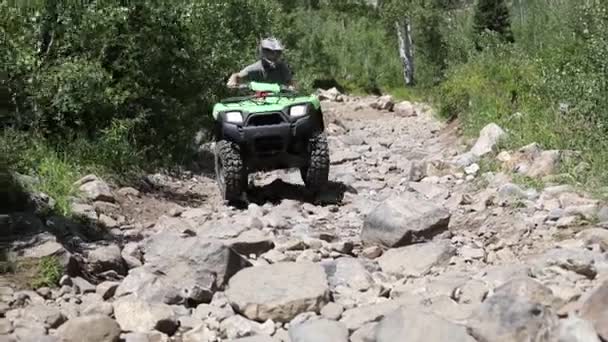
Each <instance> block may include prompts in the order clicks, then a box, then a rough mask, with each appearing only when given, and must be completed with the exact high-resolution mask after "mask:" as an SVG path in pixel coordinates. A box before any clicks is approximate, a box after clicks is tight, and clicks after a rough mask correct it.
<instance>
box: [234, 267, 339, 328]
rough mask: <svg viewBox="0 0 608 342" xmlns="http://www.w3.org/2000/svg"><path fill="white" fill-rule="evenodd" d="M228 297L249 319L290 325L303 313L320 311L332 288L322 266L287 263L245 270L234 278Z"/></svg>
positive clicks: (236, 308)
mask: <svg viewBox="0 0 608 342" xmlns="http://www.w3.org/2000/svg"><path fill="white" fill-rule="evenodd" d="M226 295H227V297H228V299H229V300H230V303H231V304H232V306H233V307H234V308H235V310H236V311H238V312H240V313H241V314H243V315H244V316H245V317H247V318H249V319H253V320H256V321H266V320H268V319H272V320H274V321H278V322H289V321H290V320H291V319H293V318H294V317H295V316H297V315H298V314H299V313H301V312H306V311H315V312H319V311H320V309H321V308H322V307H323V305H325V304H326V303H327V301H328V295H329V285H328V281H327V276H326V275H325V272H324V270H323V268H322V267H321V266H320V265H316V264H312V263H307V262H303V263H293V262H286V263H278V264H272V265H266V266H259V267H255V268H246V269H243V270H241V271H240V272H239V273H237V274H236V275H234V276H233V277H232V278H231V279H230V282H229V286H228V290H227V291H226Z"/></svg>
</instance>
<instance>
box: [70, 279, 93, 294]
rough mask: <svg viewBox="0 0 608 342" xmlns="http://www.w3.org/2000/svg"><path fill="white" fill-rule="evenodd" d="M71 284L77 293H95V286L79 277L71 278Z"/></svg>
mask: <svg viewBox="0 0 608 342" xmlns="http://www.w3.org/2000/svg"><path fill="white" fill-rule="evenodd" d="M72 284H73V285H74V287H76V289H77V291H78V293H81V294H85V293H93V292H95V291H96V288H95V285H93V284H91V283H89V282H88V281H87V280H86V279H83V278H81V277H75V278H72Z"/></svg>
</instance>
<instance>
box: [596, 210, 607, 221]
mask: <svg viewBox="0 0 608 342" xmlns="http://www.w3.org/2000/svg"><path fill="white" fill-rule="evenodd" d="M597 219H598V220H599V221H600V222H608V207H607V206H603V207H601V208H600V209H599V211H598V212H597Z"/></svg>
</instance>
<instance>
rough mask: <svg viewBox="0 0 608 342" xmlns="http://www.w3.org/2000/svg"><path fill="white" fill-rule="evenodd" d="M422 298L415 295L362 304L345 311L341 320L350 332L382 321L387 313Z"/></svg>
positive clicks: (417, 301)
mask: <svg viewBox="0 0 608 342" xmlns="http://www.w3.org/2000/svg"><path fill="white" fill-rule="evenodd" d="M421 299H422V298H420V297H416V296H414V297H408V298H403V299H401V298H400V299H399V300H388V301H384V302H382V303H377V304H370V305H362V306H359V307H356V308H353V309H350V310H346V311H344V313H343V314H342V318H340V322H342V323H344V325H346V327H347V328H348V330H349V331H350V332H353V331H355V330H358V329H360V328H361V327H363V326H364V325H366V324H368V323H372V322H378V321H380V320H381V319H382V318H383V317H384V316H385V315H387V314H389V313H390V312H392V311H394V310H397V309H398V308H399V307H400V306H401V305H412V304H416V305H417V304H418V303H419V302H420V300H421Z"/></svg>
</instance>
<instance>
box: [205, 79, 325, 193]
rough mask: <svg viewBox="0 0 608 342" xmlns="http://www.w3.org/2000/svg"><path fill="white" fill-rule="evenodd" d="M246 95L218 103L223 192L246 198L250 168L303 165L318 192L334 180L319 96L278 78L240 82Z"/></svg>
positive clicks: (215, 115)
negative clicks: (288, 85) (299, 90)
mask: <svg viewBox="0 0 608 342" xmlns="http://www.w3.org/2000/svg"><path fill="white" fill-rule="evenodd" d="M238 89H239V91H241V92H245V93H246V95H245V94H241V95H245V96H239V97H232V98H228V99H224V100H222V101H220V102H219V103H217V104H216V105H215V106H214V108H213V118H214V120H215V126H214V138H215V174H216V178H217V183H218V187H219V189H220V192H221V195H222V198H223V199H224V200H225V201H228V202H233V201H238V200H240V199H241V196H242V194H243V193H244V192H246V190H247V187H248V178H249V174H250V173H254V172H257V171H272V170H278V169H291V168H299V169H300V173H301V175H302V179H303V181H304V184H305V186H306V188H307V190H309V191H310V192H311V193H313V194H316V193H318V192H319V191H320V190H321V189H322V188H323V187H324V186H325V185H326V184H327V182H328V177H329V149H328V145H327V137H326V133H325V126H324V122H323V114H322V112H321V107H320V102H319V99H318V98H317V97H316V96H314V95H302V94H298V93H297V92H295V91H292V90H289V89H288V88H286V87H284V86H280V85H278V84H273V83H259V82H251V83H248V84H246V85H241V86H239V88H238Z"/></svg>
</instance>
